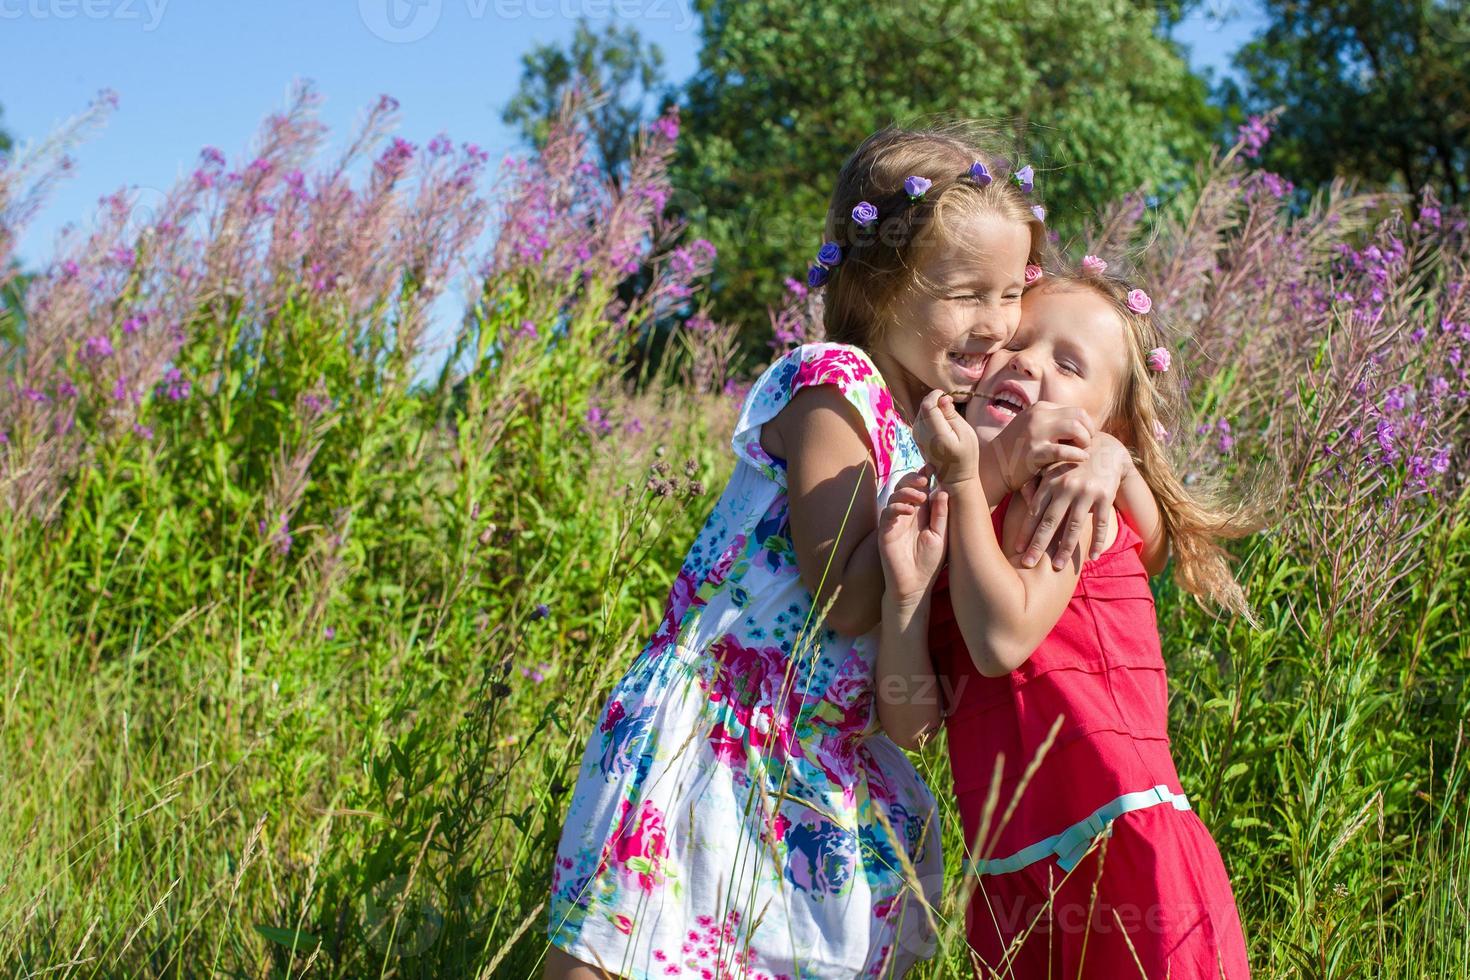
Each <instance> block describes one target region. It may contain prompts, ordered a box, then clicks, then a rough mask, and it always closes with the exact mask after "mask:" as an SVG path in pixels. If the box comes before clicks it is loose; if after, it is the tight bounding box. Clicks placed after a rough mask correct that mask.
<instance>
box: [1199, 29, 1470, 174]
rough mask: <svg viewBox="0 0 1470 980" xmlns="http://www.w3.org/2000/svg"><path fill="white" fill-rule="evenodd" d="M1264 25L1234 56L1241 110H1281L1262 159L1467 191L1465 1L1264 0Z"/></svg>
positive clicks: (1302, 170) (1232, 93) (1307, 170)
mask: <svg viewBox="0 0 1470 980" xmlns="http://www.w3.org/2000/svg"><path fill="white" fill-rule="evenodd" d="M1262 6H1263V8H1264V12H1265V14H1266V16H1267V18H1268V25H1267V27H1266V29H1265V30H1264V31H1263V32H1262V33H1261V35H1260V36H1259V37H1257V38H1256V39H1255V40H1253V41H1251V42H1250V43H1249V44H1247V45H1246V46H1245V47H1244V48H1243V49H1242V50H1241V51H1240V53H1239V54H1238V55H1237V56H1236V58H1235V63H1236V65H1237V67H1239V68H1240V70H1241V71H1242V72H1243V73H1244V76H1245V84H1244V86H1243V91H1242V89H1241V88H1240V87H1235V88H1233V89H1230V90H1229V91H1228V95H1229V97H1230V98H1231V99H1232V101H1234V102H1235V103H1236V104H1237V105H1239V106H1241V107H1242V108H1243V109H1245V110H1247V111H1258V110H1261V109H1264V108H1268V107H1271V106H1275V105H1283V106H1285V107H1286V112H1285V113H1284V114H1283V115H1282V117H1281V119H1280V122H1279V124H1278V126H1277V130H1276V133H1275V135H1274V136H1273V138H1272V142H1271V144H1270V147H1269V148H1268V151H1267V154H1266V162H1267V163H1268V165H1270V166H1271V167H1273V168H1274V169H1276V170H1279V171H1281V172H1283V173H1285V174H1287V175H1289V176H1291V177H1293V178H1295V179H1297V180H1299V181H1302V182H1309V183H1312V182H1322V181H1326V180H1329V179H1331V178H1332V177H1334V176H1339V175H1344V176H1351V177H1358V178H1362V179H1365V180H1367V181H1368V182H1370V183H1372V184H1378V185H1383V184H1390V185H1392V184H1397V185H1400V186H1402V187H1403V188H1404V189H1406V190H1408V191H1410V192H1412V193H1415V194H1417V193H1418V192H1419V190H1420V189H1421V188H1422V187H1424V186H1425V185H1426V184H1428V185H1432V186H1434V187H1436V188H1441V189H1443V192H1444V193H1445V194H1446V195H1447V196H1448V197H1449V198H1450V199H1451V200H1453V201H1455V202H1457V203H1458V202H1461V201H1464V200H1465V199H1466V196H1467V194H1470V107H1467V101H1466V98H1465V91H1466V78H1467V77H1470V7H1467V5H1466V4H1465V3H1464V0H1447V2H1441V0H1409V2H1407V3H1405V2H1403V0H1325V2H1324V0H1285V2H1282V0H1267V2H1265V3H1264V4H1263V5H1262Z"/></svg>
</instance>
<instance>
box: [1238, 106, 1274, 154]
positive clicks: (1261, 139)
mask: <svg viewBox="0 0 1470 980" xmlns="http://www.w3.org/2000/svg"><path fill="white" fill-rule="evenodd" d="M1236 132H1237V134H1238V142H1239V144H1240V152H1242V153H1244V154H1245V155H1246V156H1248V157H1250V158H1251V159H1253V160H1254V159H1255V158H1256V157H1258V156H1260V155H1261V149H1262V148H1263V147H1264V146H1265V145H1266V141H1267V140H1269V139H1270V138H1271V127H1270V126H1269V125H1267V124H1266V120H1265V119H1263V118H1262V117H1260V116H1251V117H1250V118H1249V119H1247V120H1246V121H1245V125H1243V126H1241V127H1239V128H1238V129H1237V130H1236Z"/></svg>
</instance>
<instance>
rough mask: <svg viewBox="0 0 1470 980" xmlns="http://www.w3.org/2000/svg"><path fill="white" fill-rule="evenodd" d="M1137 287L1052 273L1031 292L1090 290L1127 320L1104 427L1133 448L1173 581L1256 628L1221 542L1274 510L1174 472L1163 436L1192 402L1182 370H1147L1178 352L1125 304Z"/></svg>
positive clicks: (1256, 494)
mask: <svg viewBox="0 0 1470 980" xmlns="http://www.w3.org/2000/svg"><path fill="white" fill-rule="evenodd" d="M1135 288H1136V287H1135V286H1134V284H1132V283H1130V282H1129V281H1128V280H1126V279H1123V278H1121V277H1119V276H1116V275H1111V274H1083V273H1072V272H1062V273H1058V274H1052V273H1051V272H1050V271H1048V273H1047V274H1046V275H1044V276H1043V277H1042V278H1041V279H1040V280H1039V281H1037V282H1036V284H1035V285H1034V286H1033V287H1032V289H1031V291H1033V292H1034V291H1038V290H1045V289H1086V290H1091V291H1092V292H1093V293H1095V294H1096V295H1098V296H1100V297H1102V298H1103V299H1104V300H1106V301H1107V302H1108V304H1109V305H1110V306H1111V307H1112V309H1113V311H1114V312H1115V313H1117V315H1118V318H1119V319H1120V320H1122V322H1123V326H1124V330H1123V333H1124V337H1125V338H1126V343H1127V347H1128V368H1127V371H1126V374H1125V375H1124V378H1123V383H1122V385H1121V387H1120V388H1119V390H1118V391H1116V392H1114V395H1113V400H1112V402H1111V405H1110V407H1109V412H1108V419H1107V421H1106V422H1105V423H1104V425H1103V428H1105V429H1107V430H1108V431H1111V432H1112V433H1113V434H1114V435H1115V436H1116V437H1117V438H1118V440H1119V441H1120V442H1122V443H1123V444H1124V445H1125V446H1127V447H1128V449H1129V452H1130V453H1132V455H1133V459H1134V462H1135V463H1136V465H1137V467H1138V472H1139V474H1140V475H1142V477H1143V479H1144V482H1145V483H1146V484H1148V488H1149V490H1151V491H1152V492H1153V495H1154V499H1155V501H1157V503H1158V506H1159V512H1160V514H1161V515H1162V516H1163V521H1164V529H1165V531H1166V533H1167V535H1168V540H1169V543H1170V546H1171V549H1172V552H1173V559H1174V562H1173V563H1174V580H1175V582H1177V583H1178V584H1179V587H1180V588H1182V589H1184V590H1185V591H1187V592H1190V593H1192V594H1194V595H1196V596H1199V597H1201V598H1207V599H1211V600H1213V601H1214V602H1216V603H1218V604H1219V605H1220V606H1222V607H1223V608H1225V609H1228V610H1230V611H1231V612H1234V613H1238V614H1240V615H1241V616H1243V617H1245V619H1246V620H1247V621H1249V622H1250V623H1251V624H1252V625H1259V624H1258V623H1257V620H1256V618H1255V615H1254V614H1253V613H1252V611H1251V608H1250V604H1249V603H1248V602H1247V600H1246V596H1245V590H1244V589H1242V588H1241V587H1240V583H1239V582H1237V581H1236V579H1235V574H1234V572H1233V570H1232V569H1231V565H1230V553H1229V552H1228V551H1227V550H1226V549H1225V548H1224V547H1223V546H1222V544H1221V542H1222V541H1224V540H1229V539H1233V538H1242V537H1245V536H1246V535H1249V534H1252V533H1254V532H1256V531H1259V530H1260V529H1261V528H1262V527H1264V526H1265V525H1266V523H1267V522H1266V520H1265V516H1264V515H1265V514H1266V513H1267V507H1268V506H1269V504H1268V502H1267V500H1266V494H1265V493H1264V491H1263V484H1261V483H1256V482H1252V481H1248V480H1241V481H1239V482H1237V483H1236V484H1235V485H1234V486H1233V488H1232V490H1231V492H1227V488H1226V486H1225V484H1224V482H1223V481H1222V480H1220V479H1219V478H1212V477H1210V476H1208V475H1200V476H1192V477H1191V481H1190V483H1189V485H1188V486H1186V485H1185V482H1184V480H1182V479H1181V478H1180V476H1179V474H1178V473H1177V472H1176V469H1175V465H1174V462H1173V460H1172V459H1171V450H1170V448H1169V446H1168V445H1166V443H1165V439H1166V438H1168V437H1167V435H1164V433H1170V432H1175V431H1176V429H1175V427H1176V426H1182V425H1187V424H1188V419H1189V416H1190V412H1189V403H1188V400H1187V398H1186V397H1185V392H1184V382H1183V379H1182V377H1181V373H1182V372H1181V370H1180V368H1179V366H1178V365H1175V364H1173V363H1171V364H1170V368H1169V370H1167V371H1155V370H1153V369H1152V368H1150V367H1149V363H1148V361H1149V354H1150V352H1151V351H1153V350H1154V349H1155V348H1159V347H1162V348H1164V349H1165V350H1167V351H1170V352H1172V351H1173V350H1174V349H1175V348H1174V346H1173V345H1172V344H1171V343H1170V342H1169V336H1168V331H1167V329H1166V327H1165V325H1164V324H1163V323H1162V322H1161V318H1160V315H1159V313H1158V312H1157V311H1156V310H1153V309H1150V310H1149V312H1147V313H1138V312H1136V311H1134V310H1133V309H1132V307H1130V306H1129V305H1128V297H1129V293H1130V292H1132V291H1133V290H1134V289H1135ZM1160 429H1162V430H1163V432H1162V433H1161V432H1160ZM1175 441H1176V442H1177V441H1179V440H1175Z"/></svg>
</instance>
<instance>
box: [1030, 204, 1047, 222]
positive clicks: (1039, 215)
mask: <svg viewBox="0 0 1470 980" xmlns="http://www.w3.org/2000/svg"><path fill="white" fill-rule="evenodd" d="M1031 213H1032V214H1033V215H1035V217H1036V220H1037V221H1043V222H1044V221H1046V208H1044V207H1042V206H1041V205H1040V204H1033V205H1031Z"/></svg>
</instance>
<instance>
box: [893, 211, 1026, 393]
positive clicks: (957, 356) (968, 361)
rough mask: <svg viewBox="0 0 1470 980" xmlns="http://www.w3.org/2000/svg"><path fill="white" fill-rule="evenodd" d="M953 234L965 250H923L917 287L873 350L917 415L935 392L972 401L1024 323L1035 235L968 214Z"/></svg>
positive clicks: (1003, 222) (992, 218)
mask: <svg viewBox="0 0 1470 980" xmlns="http://www.w3.org/2000/svg"><path fill="white" fill-rule="evenodd" d="M951 227H952V229H953V231H954V233H955V234H956V235H958V236H962V241H963V242H964V243H965V247H964V248H957V249H951V248H944V247H942V246H940V245H937V244H936V245H934V246H932V247H929V248H922V249H920V250H919V255H918V256H917V259H916V261H915V265H916V272H917V274H918V275H917V277H916V278H917V280H918V285H916V287H915V288H913V289H908V290H905V291H904V292H903V293H902V294H901V296H900V297H899V299H898V301H897V302H896V303H895V304H894V308H893V322H892V324H891V325H890V326H889V329H888V330H887V331H886V332H885V334H884V336H883V337H882V339H881V340H880V342H879V343H878V344H877V345H876V349H875V351H874V356H875V360H877V362H878V364H879V366H880V367H881V368H883V369H884V374H885V375H889V376H890V377H889V380H890V382H893V381H898V382H899V384H900V385H901V386H902V390H901V391H895V394H899V395H901V397H904V398H906V402H907V404H906V405H905V408H907V409H909V410H910V411H912V410H913V409H914V408H915V407H916V406H917V405H918V403H919V401H920V400H921V399H922V398H923V397H924V395H926V394H928V392H929V391H930V390H931V389H933V388H938V389H939V390H941V391H944V392H948V393H950V394H953V395H954V396H955V397H956V398H957V399H963V398H966V397H968V396H969V393H970V391H971V390H973V389H974V387H975V385H976V384H977V383H978V382H979V381H980V379H981V378H982V377H983V376H984V372H985V362H986V360H987V359H988V358H989V357H990V355H991V353H992V352H994V351H995V350H997V349H998V348H999V347H1000V345H1001V344H1003V343H1005V342H1006V341H1007V340H1008V339H1009V338H1010V336H1011V335H1012V334H1013V333H1015V332H1016V326H1017V324H1018V323H1019V322H1020V319H1021V291H1022V287H1023V286H1024V285H1025V282H1026V259H1027V257H1028V256H1029V255H1030V252H1031V232H1030V230H1029V229H1028V228H1027V227H1026V226H1025V225H1024V224H1022V223H1021V222H1019V221H1013V220H1009V219H1006V218H1001V217H997V216H993V215H964V216H961V217H958V218H956V219H955V220H954V221H953V224H952V225H951ZM924 284H927V286H928V288H924ZM885 362H887V363H885ZM894 368H897V369H898V370H893V369H894ZM893 375H897V377H896V378H895V377H893Z"/></svg>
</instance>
